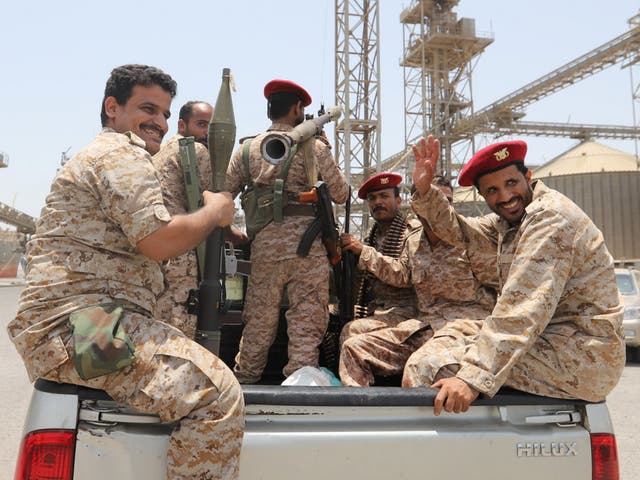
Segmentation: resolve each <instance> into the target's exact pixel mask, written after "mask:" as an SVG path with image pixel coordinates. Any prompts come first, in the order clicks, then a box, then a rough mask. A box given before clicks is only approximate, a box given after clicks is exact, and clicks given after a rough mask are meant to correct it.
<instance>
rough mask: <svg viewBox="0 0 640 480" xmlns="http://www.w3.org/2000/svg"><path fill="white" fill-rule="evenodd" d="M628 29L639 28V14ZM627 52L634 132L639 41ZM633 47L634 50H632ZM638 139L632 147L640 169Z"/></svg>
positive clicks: (638, 122) (639, 96)
mask: <svg viewBox="0 0 640 480" xmlns="http://www.w3.org/2000/svg"><path fill="white" fill-rule="evenodd" d="M629 27H630V28H631V29H632V30H634V29H636V30H637V29H638V28H640V13H638V14H636V15H634V16H633V17H631V18H630V19H629ZM630 47H631V48H629V50H628V56H627V62H626V64H625V66H628V67H629V77H630V78H631V102H632V107H631V108H632V111H633V127H634V128H635V130H636V131H640V119H639V118H638V116H639V115H640V41H639V42H637V44H636V45H633V44H632V45H631V46H630ZM634 47H635V48H634ZM638 137H640V135H636V137H635V139H634V140H635V142H634V147H635V152H634V153H635V155H636V162H637V164H638V166H639V167H640V154H639V153H638Z"/></svg>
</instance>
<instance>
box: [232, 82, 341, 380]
mask: <svg viewBox="0 0 640 480" xmlns="http://www.w3.org/2000/svg"><path fill="white" fill-rule="evenodd" d="M264 96H265V98H266V99H267V101H268V107H267V114H268V117H269V119H271V121H272V122H273V123H272V124H271V126H270V127H269V129H268V130H267V132H265V133H263V134H260V135H258V136H257V137H255V138H253V139H250V140H246V141H245V142H244V143H243V144H242V145H241V146H240V148H239V149H238V150H237V151H236V152H235V153H234V155H233V157H232V158H231V162H230V163H229V168H228V170H227V190H228V191H229V192H231V193H232V195H233V196H234V197H235V196H236V195H238V194H239V193H240V192H241V191H242V190H243V189H244V190H245V192H244V193H243V196H242V198H243V206H244V207H245V212H246V216H245V218H246V219H247V232H248V233H249V236H250V237H252V238H253V241H252V244H251V275H250V277H249V284H248V287H247V296H246V301H245V307H244V311H243V323H244V329H243V333H242V339H241V341H240V350H239V352H238V355H237V357H236V365H235V367H234V373H235V374H236V376H237V378H238V380H239V381H240V382H241V383H255V382H257V381H258V380H260V378H261V375H262V372H263V370H264V367H265V365H266V363H267V355H268V353H269V348H270V346H271V344H272V343H273V341H274V340H275V337H276V333H277V327H278V320H279V316H280V315H279V313H280V304H281V301H282V297H283V294H284V291H285V288H286V291H287V295H288V299H289V308H288V310H287V312H286V318H287V333H288V336H289V345H288V354H289V360H288V363H287V364H286V365H285V367H284V370H283V373H284V375H285V376H288V375H290V374H291V373H293V372H294V371H295V370H297V369H298V368H301V367H304V366H312V367H317V366H318V357H319V350H318V346H319V345H320V343H321V341H322V338H323V336H324V333H325V331H326V329H327V324H328V321H329V307H328V305H329V272H330V265H329V261H328V259H327V252H326V250H325V248H324V247H323V245H322V242H321V239H320V237H318V238H317V239H316V240H315V241H314V242H313V245H312V246H311V249H310V251H309V254H308V255H307V256H304V257H302V256H299V255H298V254H297V253H296V250H297V248H298V244H299V243H300V240H301V238H302V236H303V234H304V233H305V231H306V230H307V228H308V227H309V225H310V224H311V223H312V221H313V220H314V216H315V213H314V210H313V207H312V206H311V205H304V204H300V202H299V201H297V200H296V197H297V195H298V194H299V193H301V192H305V191H308V190H310V189H311V187H313V186H314V184H315V182H316V181H317V180H318V179H320V180H323V181H324V182H326V183H327V184H328V187H329V192H330V195H331V198H332V200H333V201H334V202H336V203H344V202H345V201H346V199H347V195H348V191H349V185H348V184H347V182H346V180H345V177H344V174H343V173H342V172H341V171H340V169H339V168H338V165H337V164H336V162H335V160H334V158H333V155H332V154H331V150H330V147H329V145H328V142H327V141H326V139H324V138H322V137H315V138H312V139H310V140H308V141H307V142H305V143H306V145H301V146H300V148H299V149H298V150H297V151H295V150H292V156H291V157H290V158H288V159H285V160H284V161H283V162H282V163H280V164H279V165H273V164H271V163H269V162H267V161H266V160H265V159H264V158H263V156H262V153H261V149H260V145H261V141H262V139H263V138H264V137H265V136H266V135H267V134H270V133H274V132H283V133H286V132H288V131H291V130H292V129H293V128H294V127H295V126H296V125H298V124H300V123H302V122H303V121H304V119H305V116H304V108H305V107H306V106H308V105H309V104H311V96H310V95H309V94H308V93H307V91H306V90H305V89H304V88H302V87H301V86H300V85H297V84H296V83H294V82H291V81H289V80H272V81H270V82H269V83H267V84H266V86H265V87H264ZM309 142H310V143H309ZM309 147H310V148H309ZM312 170H317V177H318V178H313V177H314V175H313V174H312ZM276 184H278V185H280V186H281V187H282V188H281V191H282V196H281V197H280V198H282V199H283V202H282V203H281V204H278V203H277V202H274V198H275V196H274V192H275V191H276V189H275V187H274V185H276ZM257 192H261V193H260V194H261V195H262V198H263V199H267V200H268V201H269V202H270V203H268V204H269V205H273V208H272V210H271V211H270V214H268V215H270V216H269V218H264V217H261V218H259V219H258V220H259V226H256V224H252V221H251V218H252V217H251V215H250V214H249V213H250V212H248V210H247V196H246V195H245V194H247V193H248V194H249V196H251V195H254V194H257ZM254 198H255V197H254ZM260 205H263V203H261V204H260ZM252 211H255V210H253V209H252ZM277 217H281V219H277Z"/></svg>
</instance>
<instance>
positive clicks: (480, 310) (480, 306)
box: [360, 228, 495, 330]
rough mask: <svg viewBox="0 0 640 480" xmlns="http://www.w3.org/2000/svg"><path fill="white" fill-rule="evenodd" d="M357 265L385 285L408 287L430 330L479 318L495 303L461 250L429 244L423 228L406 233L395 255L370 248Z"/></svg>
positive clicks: (440, 243) (439, 243)
mask: <svg viewBox="0 0 640 480" xmlns="http://www.w3.org/2000/svg"><path fill="white" fill-rule="evenodd" d="M372 250H373V249H372ZM360 264H361V266H362V267H363V268H366V270H367V271H369V272H371V273H373V274H374V275H375V276H376V277H377V278H378V279H380V281H382V282H384V283H385V284H388V285H391V286H394V287H407V286H412V287H413V289H414V290H415V293H416V297H417V302H418V310H419V319H420V320H421V321H423V322H425V323H429V324H430V325H431V326H432V328H433V329H434V330H437V329H439V328H441V327H442V326H444V324H445V323H446V322H447V321H448V320H453V319H456V318H469V319H477V320H481V319H483V318H484V317H486V316H487V315H489V313H491V310H492V308H493V306H494V305H495V292H494V291H493V290H492V289H490V288H487V287H484V286H482V285H480V283H479V282H478V280H477V279H476V278H475V276H474V275H473V272H472V271H471V266H470V263H469V260H468V258H467V257H466V255H465V253H464V251H460V250H458V249H456V248H454V247H452V246H450V245H448V244H446V243H445V242H442V241H440V242H438V243H436V244H435V245H433V246H432V245H431V244H430V243H429V240H428V239H427V236H426V234H425V231H424V229H423V228H417V229H415V230H413V231H412V232H411V233H409V234H408V236H407V239H406V248H404V249H403V251H402V253H401V255H400V257H399V258H392V257H387V256H384V255H382V254H381V253H380V252H377V251H375V250H373V251H368V254H367V255H366V256H365V258H364V259H361V261H360Z"/></svg>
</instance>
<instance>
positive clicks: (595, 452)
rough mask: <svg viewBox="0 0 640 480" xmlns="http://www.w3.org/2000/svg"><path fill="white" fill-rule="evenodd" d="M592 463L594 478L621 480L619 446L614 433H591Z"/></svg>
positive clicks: (594, 479)
mask: <svg viewBox="0 0 640 480" xmlns="http://www.w3.org/2000/svg"><path fill="white" fill-rule="evenodd" d="M591 465H592V472H593V473H592V477H591V478H592V479H593V480H620V471H619V467H618V447H617V445H616V437H615V436H614V435H613V434H611V433H592V434H591Z"/></svg>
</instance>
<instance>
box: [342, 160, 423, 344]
mask: <svg viewBox="0 0 640 480" xmlns="http://www.w3.org/2000/svg"><path fill="white" fill-rule="evenodd" d="M401 182H402V176H401V175H398V174H397V173H390V172H382V173H378V174H376V175H374V176H372V177H371V178H369V179H368V180H367V181H365V182H364V183H363V184H362V185H361V186H360V188H359V189H358V197H359V198H361V199H363V200H366V201H367V204H368V205H369V210H370V212H371V216H372V217H373V219H374V220H375V222H376V223H375V224H374V225H373V227H372V228H371V231H370V232H369V234H368V235H367V238H366V239H365V241H364V244H363V243H362V242H360V240H358V239H357V238H356V237H355V236H354V235H351V234H343V235H342V237H341V239H340V243H341V246H342V248H343V249H346V250H351V251H353V252H357V255H359V258H358V263H357V266H358V270H359V271H360V272H361V277H360V279H359V283H360V285H359V288H358V289H357V290H358V291H357V292H356V297H357V298H356V303H357V304H359V305H356V317H360V318H357V319H356V320H353V321H351V322H349V323H347V324H346V325H345V326H344V328H343V329H342V332H341V334H340V344H342V343H343V342H344V341H345V340H346V339H347V338H349V337H351V336H353V335H358V334H361V333H366V332H371V331H374V330H377V329H380V328H386V327H389V326H394V325H396V324H398V323H399V322H402V321H404V320H408V319H411V318H416V316H417V314H418V310H417V307H416V298H415V290H414V289H413V288H412V286H411V284H410V283H406V284H403V285H394V284H387V283H386V282H384V280H382V279H380V278H378V277H377V276H376V275H374V274H373V273H375V272H368V267H369V266H370V265H372V264H374V263H375V259H376V258H378V257H379V256H381V255H384V256H386V257H390V258H399V257H400V256H401V255H403V254H404V255H405V256H406V255H407V252H406V251H405V250H406V239H407V237H408V236H409V235H410V234H411V233H412V232H414V231H416V230H418V229H421V224H420V221H419V220H416V219H412V220H409V219H407V218H406V216H405V215H404V214H403V213H402V212H401V211H400V205H401V204H402V198H401V197H400V189H399V187H398V185H400V183H401Z"/></svg>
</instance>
